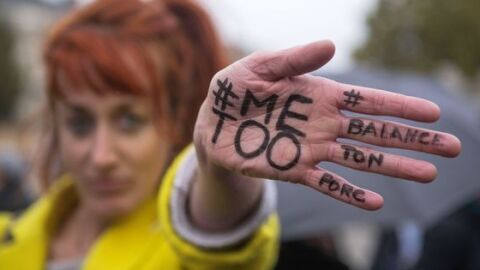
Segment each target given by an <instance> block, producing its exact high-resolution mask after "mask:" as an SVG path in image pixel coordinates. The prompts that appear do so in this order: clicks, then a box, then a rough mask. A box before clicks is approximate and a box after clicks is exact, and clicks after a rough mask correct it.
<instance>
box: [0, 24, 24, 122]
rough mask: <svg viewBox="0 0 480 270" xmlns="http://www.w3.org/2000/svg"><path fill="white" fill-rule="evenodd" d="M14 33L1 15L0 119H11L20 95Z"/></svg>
mask: <svg viewBox="0 0 480 270" xmlns="http://www.w3.org/2000/svg"><path fill="white" fill-rule="evenodd" d="M14 37H15V36H14V33H13V32H12V29H11V27H10V25H9V24H8V22H7V21H6V20H5V15H0V121H5V120H10V119H11V118H12V117H13V112H14V109H15V106H16V103H17V102H16V101H17V99H18V97H19V95H20V89H21V86H20V73H19V68H18V66H17V64H16V61H15V59H14V54H13V53H14V52H13V51H14V45H15V44H14Z"/></svg>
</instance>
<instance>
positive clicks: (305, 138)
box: [195, 42, 460, 209]
mask: <svg viewBox="0 0 480 270" xmlns="http://www.w3.org/2000/svg"><path fill="white" fill-rule="evenodd" d="M333 51H334V49H333V45H332V44H331V43H329V42H316V43H312V44H308V45H306V46H301V47H296V48H292V49H288V50H284V51H280V52H274V53H256V54H253V55H251V56H249V57H247V58H244V59H242V60H240V61H238V62H236V63H234V64H232V65H230V66H229V67H227V68H226V69H224V70H222V71H221V72H219V73H217V75H216V76H215V77H214V78H213V79H212V82H211V85H210V89H209V94H208V97H207V98H206V100H205V102H204V104H203V105H202V108H201V110H200V113H199V117H198V120H197V126H196V130H195V140H196V145H201V147H202V149H204V151H205V152H206V153H207V155H208V156H209V158H210V159H211V160H213V161H214V162H215V163H217V164H219V165H221V166H223V167H226V168H228V169H231V170H234V171H238V172H240V173H243V174H247V175H251V176H256V177H263V178H269V179H278V180H283V181H289V182H295V183H301V184H304V185H307V186H310V187H313V188H315V189H316V190H319V191H321V192H323V193H326V194H329V195H330V196H332V197H334V198H336V199H339V200H341V201H344V202H348V203H351V204H353V205H356V206H359V207H361V208H365V209H377V208H379V207H381V205H382V204H383V198H382V197H381V196H380V195H378V194H376V193H374V192H372V191H369V190H364V189H361V188H358V187H356V186H354V185H352V184H350V183H349V182H348V181H346V180H345V179H343V178H342V177H340V176H338V175H336V174H334V173H332V172H328V171H326V170H324V169H321V168H319V167H318V166H317V165H318V164H319V163H320V162H321V161H331V162H335V163H338V164H341V165H344V166H347V167H351V168H355V169H360V170H365V171H370V172H374V173H381V174H385V175H391V176H395V177H400V178H405V179H411V180H415V181H424V182H425V181H431V180H433V179H434V178H435V176H436V169H435V167H434V166H433V165H432V164H430V163H428V162H425V161H420V160H413V159H409V158H406V157H402V156H396V155H391V154H386V153H382V152H379V151H376V150H373V149H369V148H365V147H360V146H356V145H352V144H342V143H339V142H337V138H348V139H353V140H357V141H361V142H365V143H369V144H373V145H380V146H387V147H398V148H405V149H411V150H417V151H423V152H428V153H432V154H440V155H444V156H455V155H457V154H458V153H459V151H460V142H459V140H458V139H457V138H456V137H454V136H453V135H450V134H446V133H441V132H434V131H430V130H424V129H418V128H414V127H410V126H405V125H401V124H398V123H393V122H385V121H378V120H369V119H365V118H350V117H346V116H345V115H343V114H342V113H341V110H350V111H354V112H359V113H364V114H376V115H391V116H397V117H402V118H407V119H412V120H418V121H426V122H432V121H435V120H437V119H438V117H439V109H438V107H437V106H436V105H435V104H433V103H431V102H429V101H426V100H422V99H419V98H414V97H407V96H403V95H399V94H394V93H390V92H387V91H382V90H376V89H370V88H364V87H359V86H353V85H346V84H340V83H337V82H335V81H332V80H328V79H325V78H321V77H314V76H310V75H305V73H307V72H309V71H312V70H315V69H317V68H319V67H320V66H322V65H323V64H325V63H326V62H328V60H329V59H330V58H331V57H332V56H333Z"/></svg>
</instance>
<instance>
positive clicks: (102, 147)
mask: <svg viewBox="0 0 480 270" xmlns="http://www.w3.org/2000/svg"><path fill="white" fill-rule="evenodd" d="M114 145H115V140H114V138H113V134H112V132H110V131H109V130H108V128H107V127H99V128H98V129H97V131H96V133H95V137H94V141H93V144H92V149H91V161H92V164H93V165H94V166H95V168H96V169H99V170H102V171H105V170H109V169H111V168H113V167H114V166H115V164H116V162H117V155H116V152H115V147H114Z"/></svg>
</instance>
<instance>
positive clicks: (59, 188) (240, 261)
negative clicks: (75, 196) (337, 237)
mask: <svg viewBox="0 0 480 270" xmlns="http://www.w3.org/2000/svg"><path fill="white" fill-rule="evenodd" d="M183 155H184V154H182V155H180V156H179V157H178V158H177V159H176V160H175V161H174V163H173V164H172V165H171V166H170V168H169V169H168V171H167V173H166V175H165V176H164V179H163V181H162V186H161V189H160V192H159V195H158V198H156V199H152V200H149V201H147V202H145V203H144V204H143V205H142V206H141V207H140V208H139V209H138V210H137V211H135V212H134V213H132V214H131V215H129V216H127V217H125V218H123V219H122V220H120V221H118V222H117V223H116V224H113V225H112V226H110V227H109V228H108V229H106V230H105V232H103V233H102V235H101V236H100V237H99V238H98V239H97V241H96V242H95V244H94V245H93V247H92V248H91V249H90V251H89V253H88V254H87V255H86V257H85V260H84V262H83V269H85V270H94V269H102V270H105V269H115V270H122V269H132V270H133V269H167V270H170V269H171V270H175V269H199V270H203V269H271V268H273V267H274V265H275V262H276V256H277V249H278V232H279V226H278V219H277V216H276V215H274V214H273V215H271V216H270V217H269V218H267V220H266V221H265V222H264V223H263V224H262V225H261V226H260V227H259V228H258V229H257V231H256V232H255V233H254V234H253V235H252V237H251V238H250V239H249V240H248V241H247V242H246V243H245V244H242V245H241V246H240V247H238V248H234V249H228V250H205V249H202V248H199V247H197V246H194V245H192V244H190V243H188V242H186V241H185V240H183V239H182V238H181V237H180V236H179V235H178V234H177V233H176V232H175V230H174V228H173V225H172V221H171V218H170V213H169V201H170V194H171V191H172V186H173V179H174V177H175V175H176V173H177V171H178V167H179V164H180V162H181V160H182V158H183ZM71 187H72V182H71V181H70V180H68V179H63V180H59V181H58V182H57V183H56V184H55V185H54V186H53V187H52V189H51V190H50V191H49V193H48V194H46V195H45V196H43V197H42V198H41V199H40V200H39V201H38V202H36V203H35V204H34V205H33V206H32V207H30V208H29V209H28V210H27V211H26V212H25V213H23V215H22V216H20V217H18V218H14V217H13V216H11V215H9V214H0V269H2V270H8V269H15V270H22V269H28V270H40V269H45V267H46V263H47V259H48V258H47V252H48V244H49V236H50V235H51V230H52V229H51V228H52V226H53V225H51V224H53V222H54V221H55V217H56V216H55V214H56V213H57V212H58V211H57V209H56V207H58V206H59V205H62V203H63V202H64V201H63V200H65V199H67V198H66V196H65V194H66V193H68V192H67V190H68V189H69V188H71ZM62 196H63V197H62Z"/></svg>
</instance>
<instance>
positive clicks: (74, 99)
mask: <svg viewBox="0 0 480 270" xmlns="http://www.w3.org/2000/svg"><path fill="white" fill-rule="evenodd" d="M55 103H57V104H58V105H60V106H62V107H65V108H71V109H74V108H84V109H88V110H91V111H105V110H106V111H108V110H112V109H116V108H118V107H126V108H132V109H142V110H149V109H151V108H152V103H151V101H150V100H149V99H148V98H146V97H145V96H139V95H133V94H130V93H121V92H105V93H95V92H94V91H88V89H85V90H84V91H78V92H67V93H65V94H64V95H62V97H61V98H57V99H56V100H55Z"/></svg>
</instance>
